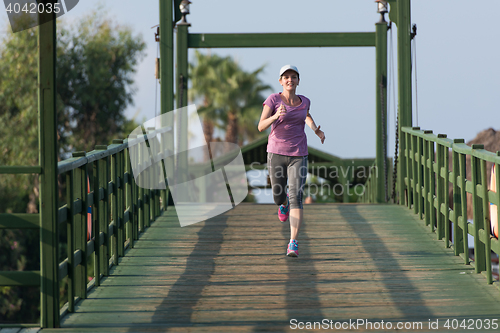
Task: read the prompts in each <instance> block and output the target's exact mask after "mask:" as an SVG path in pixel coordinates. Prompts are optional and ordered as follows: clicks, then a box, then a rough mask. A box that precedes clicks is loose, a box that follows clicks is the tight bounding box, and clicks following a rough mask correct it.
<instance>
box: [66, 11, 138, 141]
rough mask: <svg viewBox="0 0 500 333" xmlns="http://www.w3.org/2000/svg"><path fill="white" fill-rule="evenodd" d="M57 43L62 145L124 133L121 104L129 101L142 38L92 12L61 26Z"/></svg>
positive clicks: (106, 139) (126, 103)
mask: <svg viewBox="0 0 500 333" xmlns="http://www.w3.org/2000/svg"><path fill="white" fill-rule="evenodd" d="M58 43H59V44H58V45H59V46H58V50H59V53H60V54H59V55H58V65H57V68H58V71H57V91H58V94H59V96H60V98H61V101H62V105H63V108H64V109H63V112H62V115H63V117H64V118H63V119H61V120H63V121H61V122H60V123H61V124H65V128H64V129H63V132H64V134H65V141H66V143H67V147H65V148H66V149H70V150H71V149H78V150H86V151H88V150H91V149H92V148H93V147H94V146H95V145H96V144H107V143H110V141H111V140H112V139H113V138H117V137H118V136H123V135H127V134H128V133H125V132H124V129H125V128H126V127H127V120H126V119H125V117H124V110H125V109H126V107H127V106H128V105H129V104H131V103H132V101H133V100H132V95H133V92H134V90H133V87H132V85H133V82H134V80H133V74H134V73H135V68H136V66H137V64H138V61H139V60H140V59H141V57H142V55H143V51H144V48H145V43H144V42H143V41H142V38H138V37H135V36H133V35H132V32H131V30H130V29H129V28H126V27H121V26H118V25H116V24H113V22H111V21H110V20H109V19H105V18H104V17H102V15H101V14H99V13H98V12H95V13H94V15H91V16H89V17H87V18H84V19H83V20H81V21H80V22H79V23H78V24H77V25H76V26H74V27H73V28H70V29H62V31H61V37H60V39H59V41H58ZM68 120H69V122H68ZM129 128H130V126H129Z"/></svg>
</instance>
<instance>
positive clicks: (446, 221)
mask: <svg viewBox="0 0 500 333" xmlns="http://www.w3.org/2000/svg"><path fill="white" fill-rule="evenodd" d="M444 137H445V138H446V137H447V136H446V135H444ZM443 155H444V162H443V164H444V165H443V167H444V178H443V183H444V184H443V193H444V207H443V208H444V211H445V213H444V226H443V227H444V237H445V245H446V248H449V247H450V227H451V225H450V208H449V207H450V195H449V188H450V169H449V168H450V152H449V148H448V147H447V146H443Z"/></svg>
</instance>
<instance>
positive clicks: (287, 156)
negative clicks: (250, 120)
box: [258, 65, 325, 257]
mask: <svg viewBox="0 0 500 333" xmlns="http://www.w3.org/2000/svg"><path fill="white" fill-rule="evenodd" d="M299 81H300V79H299V70H298V69H297V67H295V66H292V65H285V66H283V67H281V69H280V78H279V82H280V84H281V85H282V86H283V92H281V93H277V94H272V95H271V96H269V97H268V98H267V99H266V100H265V101H264V103H263V106H264V107H263V109H262V115H261V116H260V120H259V125H258V129H259V131H261V132H262V131H264V130H265V129H267V128H269V126H271V133H270V134H269V139H268V143H267V167H268V169H269V176H270V178H271V186H272V189H273V197H274V202H275V203H276V204H277V205H279V206H280V207H279V208H278V217H279V219H280V221H281V222H285V221H286V220H288V216H290V243H289V244H288V248H287V252H286V255H287V256H289V257H298V255H299V245H298V244H297V235H298V233H299V229H300V224H301V223H302V219H303V211H302V195H303V190H304V184H305V182H306V177H307V155H308V152H307V137H306V133H305V132H304V127H305V126H304V125H305V124H307V125H308V126H309V127H310V128H311V129H312V130H313V131H314V133H316V135H317V136H318V137H319V138H320V140H321V143H323V142H324V141H325V133H323V131H322V130H320V129H319V128H320V126H316V124H315V123H314V120H313V119H312V117H311V114H310V113H309V106H310V104H311V102H310V101H309V99H308V98H307V97H305V96H303V95H297V94H296V93H295V92H296V89H297V86H298V85H299ZM287 181H288V185H289V186H288V195H289V197H288V195H287V193H286V185H287Z"/></svg>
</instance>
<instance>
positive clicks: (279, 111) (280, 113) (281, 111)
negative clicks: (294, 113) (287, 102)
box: [273, 104, 286, 120]
mask: <svg viewBox="0 0 500 333" xmlns="http://www.w3.org/2000/svg"><path fill="white" fill-rule="evenodd" d="M285 114H286V107H285V106H284V105H283V104H281V105H280V107H279V108H278V109H277V110H276V113H275V114H274V115H273V119H274V120H277V119H278V118H279V117H280V116H284V115H285Z"/></svg>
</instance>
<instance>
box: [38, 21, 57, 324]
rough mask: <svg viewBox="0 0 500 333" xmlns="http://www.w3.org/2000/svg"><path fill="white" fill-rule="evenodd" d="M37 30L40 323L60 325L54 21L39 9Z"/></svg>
mask: <svg viewBox="0 0 500 333" xmlns="http://www.w3.org/2000/svg"><path fill="white" fill-rule="evenodd" d="M39 22H47V23H43V24H41V25H40V26H39V28H38V29H39V30H38V131H39V140H38V144H39V161H40V166H41V168H42V173H41V175H40V261H41V263H40V271H41V290H40V292H41V306H40V308H41V326H42V327H43V328H55V327H59V279H58V276H59V264H58V246H57V244H58V235H59V234H58V223H57V214H58V207H57V195H58V192H57V132H56V119H57V117H56V85H55V81H56V20H55V14H54V13H51V14H49V13H45V12H42V13H40V14H39Z"/></svg>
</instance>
